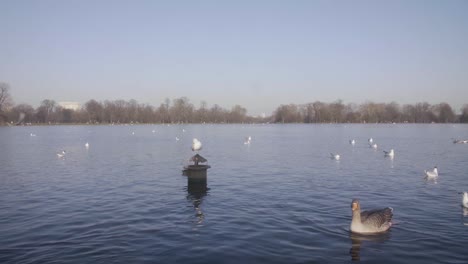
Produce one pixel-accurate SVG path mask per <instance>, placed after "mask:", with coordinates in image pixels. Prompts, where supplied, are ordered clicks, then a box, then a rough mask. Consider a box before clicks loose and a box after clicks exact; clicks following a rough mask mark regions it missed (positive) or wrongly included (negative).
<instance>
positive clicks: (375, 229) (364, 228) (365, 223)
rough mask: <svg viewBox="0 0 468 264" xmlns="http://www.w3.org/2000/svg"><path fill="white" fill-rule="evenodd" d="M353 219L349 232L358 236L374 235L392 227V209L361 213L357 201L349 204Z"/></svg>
mask: <svg viewBox="0 0 468 264" xmlns="http://www.w3.org/2000/svg"><path fill="white" fill-rule="evenodd" d="M351 210H352V212H353V218H352V220H351V226H350V230H351V232H354V233H360V234H375V233H381V232H385V231H387V230H388V229H389V228H390V227H391V226H392V216H393V208H391V207H387V208H384V209H374V210H370V211H364V212H361V205H360V204H359V200H357V199H354V200H353V201H352V203H351Z"/></svg>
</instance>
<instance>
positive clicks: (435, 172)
mask: <svg viewBox="0 0 468 264" xmlns="http://www.w3.org/2000/svg"><path fill="white" fill-rule="evenodd" d="M424 174H426V177H424V178H425V179H435V178H437V177H438V176H439V171H438V170H437V166H435V167H434V169H432V170H430V171H428V170H424Z"/></svg>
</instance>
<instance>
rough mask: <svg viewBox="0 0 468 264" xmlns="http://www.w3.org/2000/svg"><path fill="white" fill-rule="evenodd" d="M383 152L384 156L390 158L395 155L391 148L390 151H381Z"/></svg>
mask: <svg viewBox="0 0 468 264" xmlns="http://www.w3.org/2000/svg"><path fill="white" fill-rule="evenodd" d="M383 152H384V156H385V157H390V158H393V157H394V156H395V151H393V149H391V150H390V151H385V150H384V151H383Z"/></svg>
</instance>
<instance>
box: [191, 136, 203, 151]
mask: <svg viewBox="0 0 468 264" xmlns="http://www.w3.org/2000/svg"><path fill="white" fill-rule="evenodd" d="M201 148H202V143H201V142H200V141H199V140H198V139H196V138H194V139H193V142H192V151H199V150H201Z"/></svg>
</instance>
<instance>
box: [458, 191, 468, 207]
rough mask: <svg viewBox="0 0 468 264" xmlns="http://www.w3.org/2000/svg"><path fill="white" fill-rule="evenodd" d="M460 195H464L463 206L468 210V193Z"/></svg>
mask: <svg viewBox="0 0 468 264" xmlns="http://www.w3.org/2000/svg"><path fill="white" fill-rule="evenodd" d="M459 194H463V199H462V205H463V207H465V208H467V209H468V192H462V193H459Z"/></svg>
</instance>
